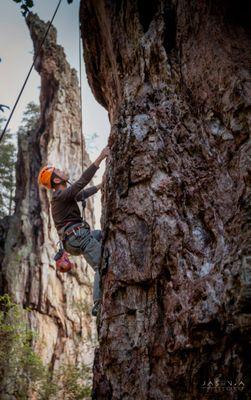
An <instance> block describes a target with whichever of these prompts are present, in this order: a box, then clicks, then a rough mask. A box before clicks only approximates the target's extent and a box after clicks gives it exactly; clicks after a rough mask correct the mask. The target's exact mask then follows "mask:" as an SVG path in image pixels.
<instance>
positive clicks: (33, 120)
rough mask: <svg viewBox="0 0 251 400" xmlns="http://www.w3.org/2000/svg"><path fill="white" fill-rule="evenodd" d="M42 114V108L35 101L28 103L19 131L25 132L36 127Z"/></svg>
mask: <svg viewBox="0 0 251 400" xmlns="http://www.w3.org/2000/svg"><path fill="white" fill-rule="evenodd" d="M39 116H40V108H39V105H38V104H35V103H34V102H33V101H31V102H30V103H28V104H27V106H26V109H25V111H24V114H23V119H22V123H21V126H20V128H19V131H18V133H25V132H29V131H32V130H33V129H35V127H36V125H37V123H38V120H39Z"/></svg>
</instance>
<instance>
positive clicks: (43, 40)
mask: <svg viewBox="0 0 251 400" xmlns="http://www.w3.org/2000/svg"><path fill="white" fill-rule="evenodd" d="M61 2H62V0H59V2H58V5H57V7H56V9H55V11H54V14H53V16H52V18H51V20H50V23H49V25H48V28H47V30H46V32H45V34H44V37H43V39H42V41H41V44H40V46H39V48H38V51H37V54H36V55H35V57H34V60H33V63H32V64H31V67H30V69H29V72H28V74H27V76H26V78H25V81H24V83H23V86H22V88H21V90H20V92H19V95H18V96H17V99H16V102H15V104H14V107H13V109H12V111H11V113H10V115H9V118H8V120H7V122H6V124H5V127H4V129H3V131H2V133H1V136H0V142H1V140H2V139H3V136H4V134H5V132H6V130H7V128H8V126H9V123H10V120H11V118H12V116H13V114H14V111H15V109H16V106H17V104H18V102H19V100H20V97H21V96H22V93H23V91H24V88H25V86H26V83H27V82H28V79H29V77H30V74H31V71H32V70H33V67H34V65H35V62H36V61H37V58H38V56H39V54H40V51H41V49H42V46H43V44H44V42H45V39H46V38H47V35H48V33H49V30H50V28H51V25H52V23H53V21H54V18H55V16H56V14H57V12H58V9H59V6H60V4H61Z"/></svg>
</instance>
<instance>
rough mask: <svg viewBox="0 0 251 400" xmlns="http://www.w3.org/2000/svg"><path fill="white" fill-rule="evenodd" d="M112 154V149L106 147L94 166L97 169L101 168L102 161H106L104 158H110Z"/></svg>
mask: <svg viewBox="0 0 251 400" xmlns="http://www.w3.org/2000/svg"><path fill="white" fill-rule="evenodd" d="M109 153H110V149H109V147H108V146H106V147H105V148H104V149H103V150H102V151H101V153H100V155H99V156H98V158H97V159H96V161H94V164H95V165H96V167H99V164H100V163H101V161H102V160H104V158H106V157H108V155H109Z"/></svg>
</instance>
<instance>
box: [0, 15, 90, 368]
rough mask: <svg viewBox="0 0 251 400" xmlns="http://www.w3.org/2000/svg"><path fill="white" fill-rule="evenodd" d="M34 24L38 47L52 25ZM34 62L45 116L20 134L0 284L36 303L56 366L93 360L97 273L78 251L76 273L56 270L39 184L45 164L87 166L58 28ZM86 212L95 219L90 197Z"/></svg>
mask: <svg viewBox="0 0 251 400" xmlns="http://www.w3.org/2000/svg"><path fill="white" fill-rule="evenodd" d="M28 26H29V29H30V33H31V37H32V40H33V43H34V47H35V51H36V50H37V48H38V46H39V44H40V42H41V39H42V37H43V35H44V32H45V29H46V28H47V24H45V23H44V22H43V21H41V20H39V18H38V17H37V16H36V15H32V14H31V15H30V17H29V20H28ZM35 68H36V70H37V71H38V72H39V74H40V75H41V95H40V101H41V116H40V120H39V123H38V126H37V128H36V129H35V130H34V131H32V132H27V134H24V135H22V136H20V138H19V152H18V165H17V193H16V198H17V204H16V211H15V215H14V216H13V217H12V218H11V220H10V222H9V223H10V227H9V231H8V236H7V238H4V235H1V236H3V239H2V242H1V249H2V250H3V242H5V258H4V259H3V261H2V270H1V278H2V279H1V280H2V285H1V290H3V291H4V292H7V293H10V294H11V295H12V297H13V299H14V300H16V301H17V302H18V303H19V304H22V305H23V306H24V307H25V308H26V307H29V308H30V309H31V311H30V313H29V322H30V326H31V328H32V329H33V330H35V331H36V332H37V334H38V337H37V340H36V343H34V346H35V349H36V350H37V351H38V353H39V354H40V355H41V356H42V358H43V360H44V361H45V362H46V363H47V364H49V365H50V367H51V369H52V370H53V369H54V368H57V367H58V366H60V365H61V364H62V363H67V362H71V363H73V364H74V363H75V364H79V363H82V362H84V363H86V364H91V363H92V360H93V347H94V343H95V327H94V325H93V323H92V318H91V316H90V310H91V306H92V296H91V293H92V278H93V276H92V275H93V274H92V271H90V269H89V267H87V264H86V263H85V261H84V259H83V258H82V259H81V258H80V257H75V258H73V259H74V262H75V268H74V270H73V271H72V272H71V273H70V274H65V275H64V274H60V273H58V272H56V270H55V263H54V260H53V257H54V254H55V252H56V243H57V242H58V237H57V233H56V231H55V228H54V225H53V221H52V217H51V214H50V212H49V200H50V197H49V196H50V195H51V194H50V193H48V192H46V190H44V189H41V190H40V191H39V189H38V186H37V176H38V171H39V169H40V167H41V165H45V164H47V163H48V164H56V165H57V166H58V167H59V168H63V169H65V170H68V171H69V172H70V179H72V180H74V179H76V178H78V177H79V176H80V175H81V171H82V169H81V130H80V100H79V99H80V96H79V86H78V80H77V75H76V71H75V70H73V69H71V68H70V66H69V64H68V62H67V61H66V57H65V54H64V51H63V48H62V47H61V46H58V45H57V43H56V30H55V28H53V27H52V28H51V30H50V33H49V36H48V37H47V39H46V42H45V45H44V47H43V50H42V52H41V54H40V56H39V58H38V60H37V63H36V65H35ZM83 157H84V160H83V161H84V166H87V165H89V164H90V160H89V156H88V154H87V152H86V150H85V148H84V149H83ZM86 214H87V220H88V222H89V223H90V225H91V226H93V223H94V214H93V201H92V200H91V199H89V200H88V203H87V212H86ZM7 222H8V221H7V220H6V221H5V224H6V223H7ZM2 225H3V224H2ZM3 230H4V229H3ZM5 232H6V229H5ZM4 239H5V240H4ZM2 258H3V254H1V259H2Z"/></svg>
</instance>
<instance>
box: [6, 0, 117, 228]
mask: <svg viewBox="0 0 251 400" xmlns="http://www.w3.org/2000/svg"><path fill="white" fill-rule="evenodd" d="M0 4H1V5H0V58H1V60H2V62H1V63H0V102H1V104H6V105H8V106H9V107H10V109H12V107H13V105H14V103H15V101H16V98H17V95H18V93H19V91H20V89H21V87H22V84H23V82H24V79H25V77H26V75H27V73H28V70H29V68H30V66H31V64H32V61H33V44H32V41H31V38H30V35H29V31H28V28H27V27H26V24H25V21H24V18H23V16H22V15H21V11H20V6H19V4H17V3H15V2H14V1H13V0H0ZM57 4H58V0H34V7H33V8H32V11H33V12H35V13H37V14H38V15H39V17H40V18H41V19H43V20H44V21H48V20H50V19H51V17H52V15H53V13H54V10H55V8H56V6H57ZM78 11H79V0H74V1H73V3H72V4H68V3H67V0H63V1H62V3H61V5H60V8H59V10H58V12H57V15H56V17H55V19H54V23H53V25H54V26H55V27H56V29H57V38H58V43H59V44H60V45H61V46H63V47H64V49H65V53H66V56H67V60H68V62H69V63H70V65H71V67H73V68H75V69H76V70H77V71H78V74H79V58H78V55H79V50H78V49H79V31H78V26H79V24H78ZM39 86H40V77H39V75H38V73H37V72H36V71H35V70H33V71H32V74H31V76H30V78H29V81H28V83H27V85H26V88H25V90H24V92H23V94H22V97H21V99H20V102H19V104H18V106H17V108H16V110H15V113H14V115H13V117H12V120H11V123H10V125H9V127H10V130H11V131H13V132H16V131H17V129H18V127H19V125H20V123H21V120H22V116H23V112H24V110H25V108H26V105H27V104H28V103H29V102H30V101H34V102H36V103H39V91H40V89H39ZM82 96H83V110H82V112H83V131H84V135H85V136H87V135H92V134H93V133H96V134H97V135H98V138H97V139H96V140H95V141H94V143H93V144H92V148H91V149H90V151H89V154H90V158H91V160H92V161H94V160H95V159H96V157H97V156H98V154H99V153H100V151H101V150H102V148H103V147H105V146H106V144H107V140H108V135H109V131H110V125H109V120H108V116H107V112H106V110H105V109H104V108H103V107H102V106H100V105H99V103H97V101H96V100H95V98H94V96H93V94H92V92H91V89H90V87H89V85H88V82H87V78H86V73H85V69H84V61H83V60H82ZM9 113H10V111H8V110H7V111H5V113H4V114H2V113H1V116H3V117H5V118H8V116H9ZM103 172H104V162H103V165H102V167H100V169H99V170H98V173H97V175H96V178H94V183H95V184H97V183H99V182H100V181H101V178H102V174H103ZM94 206H95V217H96V226H95V227H96V228H99V227H100V224H99V220H100V215H101V207H100V194H99V193H98V194H96V195H95V205H94Z"/></svg>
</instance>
